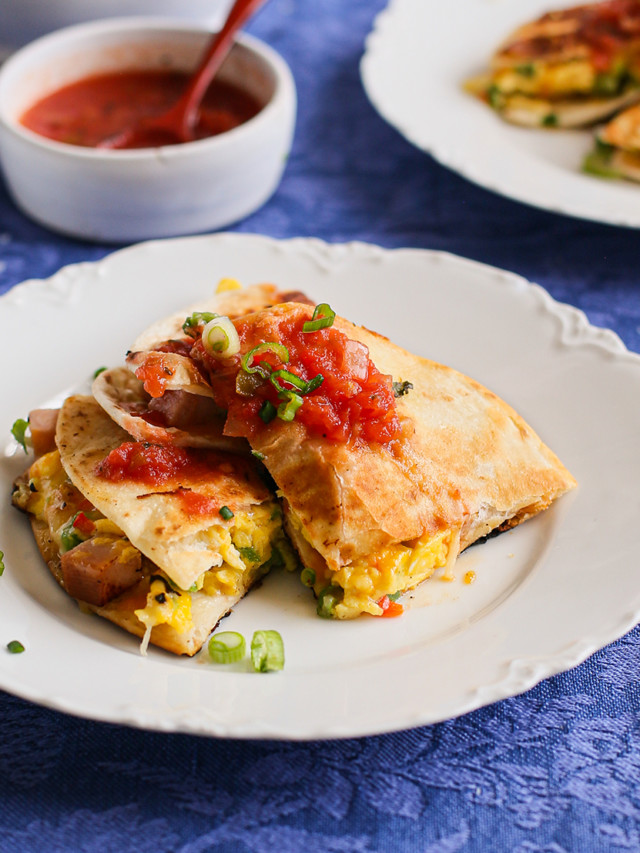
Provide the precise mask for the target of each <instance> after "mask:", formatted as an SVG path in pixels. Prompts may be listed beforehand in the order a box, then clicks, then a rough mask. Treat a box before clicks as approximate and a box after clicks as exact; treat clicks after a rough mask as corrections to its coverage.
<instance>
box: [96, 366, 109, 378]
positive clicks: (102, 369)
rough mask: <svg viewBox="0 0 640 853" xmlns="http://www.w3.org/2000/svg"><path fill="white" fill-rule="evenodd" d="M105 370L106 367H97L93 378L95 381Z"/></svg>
mask: <svg viewBox="0 0 640 853" xmlns="http://www.w3.org/2000/svg"><path fill="white" fill-rule="evenodd" d="M106 369H107V368H106V367H99V368H98V369H97V370H94V371H93V378H94V379H96V378H97V377H98V376H100V374H101V373H104V372H105V370H106Z"/></svg>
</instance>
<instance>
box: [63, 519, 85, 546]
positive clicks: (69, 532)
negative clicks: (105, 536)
mask: <svg viewBox="0 0 640 853" xmlns="http://www.w3.org/2000/svg"><path fill="white" fill-rule="evenodd" d="M80 514H81V513H79V512H77V513H76V514H75V515H72V516H71V518H70V519H69V520H68V521H67V523H66V524H65V525H64V527H63V528H62V531H61V533H60V551H61V553H63V554H66V552H67V551H70V550H71V549H72V548H75V547H76V545H79V544H80V543H81V542H84V541H85V537H84V536H83V535H82V533H81V532H80V531H79V530H78V529H77V527H74V522H75V520H76V518H77V517H78V516H79V515H80Z"/></svg>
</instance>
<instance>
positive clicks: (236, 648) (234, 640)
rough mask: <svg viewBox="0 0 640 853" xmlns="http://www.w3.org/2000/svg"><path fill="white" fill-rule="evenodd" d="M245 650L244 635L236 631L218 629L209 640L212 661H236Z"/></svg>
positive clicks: (240, 658) (241, 656)
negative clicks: (218, 631)
mask: <svg viewBox="0 0 640 853" xmlns="http://www.w3.org/2000/svg"><path fill="white" fill-rule="evenodd" d="M246 650H247V644H246V643H245V640H244V637H243V636H242V634H238V632H237V631H220V633H218V634H214V635H213V637H211V639H210V640H209V655H210V656H211V660H212V661H214V663H236V662H237V661H239V660H242V658H243V657H244V655H245V652H246Z"/></svg>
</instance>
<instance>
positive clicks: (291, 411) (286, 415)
mask: <svg viewBox="0 0 640 853" xmlns="http://www.w3.org/2000/svg"><path fill="white" fill-rule="evenodd" d="M285 395H286V400H285V402H284V403H280V405H279V406H278V412H277V413H278V417H279V418H280V420H282V421H287V422H290V421H292V420H293V419H294V418H295V416H296V412H297V411H298V409H299V408H300V406H301V405H302V403H303V400H302V397H301V396H300V395H299V394H294V392H293V391H283V392H282V396H283V397H284V396H285Z"/></svg>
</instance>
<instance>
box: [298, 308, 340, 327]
mask: <svg viewBox="0 0 640 853" xmlns="http://www.w3.org/2000/svg"><path fill="white" fill-rule="evenodd" d="M335 318H336V312H335V311H334V310H333V309H332V308H331V306H330V305H329V304H328V303H327V302H321V303H320V305H316V307H315V311H314V312H313V316H312V317H311V319H310V320H308V321H307V322H306V323H305V324H304V325H303V327H302V331H303V332H317V331H318V329H327V328H329V326H333V321H334V320H335Z"/></svg>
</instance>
